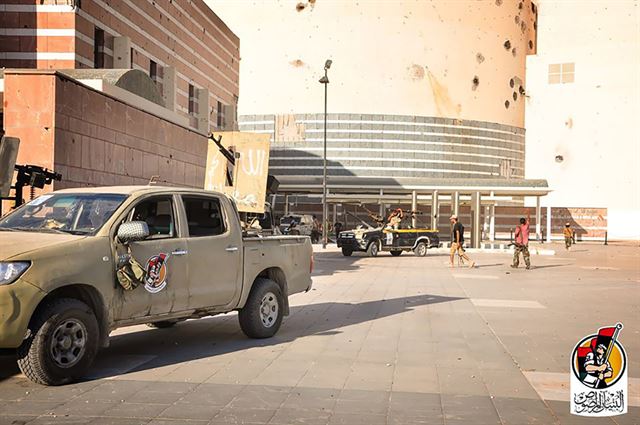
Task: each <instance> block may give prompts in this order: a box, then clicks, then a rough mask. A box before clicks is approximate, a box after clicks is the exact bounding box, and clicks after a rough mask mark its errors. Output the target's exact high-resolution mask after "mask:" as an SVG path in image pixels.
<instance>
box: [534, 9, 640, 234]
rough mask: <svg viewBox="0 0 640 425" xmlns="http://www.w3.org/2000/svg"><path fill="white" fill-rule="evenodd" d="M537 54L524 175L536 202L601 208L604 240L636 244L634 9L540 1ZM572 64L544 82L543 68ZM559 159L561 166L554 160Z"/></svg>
mask: <svg viewBox="0 0 640 425" xmlns="http://www.w3.org/2000/svg"><path fill="white" fill-rule="evenodd" d="M539 9H540V16H539V34H538V40H539V46H538V55H537V56H529V57H528V62H527V80H528V84H527V92H528V96H530V97H529V99H528V102H527V112H526V128H527V159H526V161H527V162H526V170H527V172H526V176H527V178H546V179H548V181H549V186H550V187H551V188H552V189H553V192H551V194H550V195H549V196H547V197H546V198H543V201H542V202H543V205H551V206H566V207H580V206H584V205H588V206H592V207H602V208H605V207H606V208H607V210H608V225H609V237H610V238H625V239H628V238H633V239H640V226H638V225H637V223H638V222H640V174H638V160H639V159H640V143H639V141H640V131H639V130H638V123H637V122H638V117H639V116H640V79H639V78H638V76H639V75H640V38H639V37H638V31H639V28H640V16H639V13H640V4H639V2H638V1H615V2H588V1H587V2H585V1H581V2H578V1H563V2H558V1H548V0H543V1H541V2H540V7H539ZM561 63H573V64H575V65H574V67H575V73H574V78H573V79H574V82H568V83H565V84H550V83H549V65H552V64H561ZM559 155H560V156H562V161H561V162H559V159H558V160H556V157H557V156H559Z"/></svg>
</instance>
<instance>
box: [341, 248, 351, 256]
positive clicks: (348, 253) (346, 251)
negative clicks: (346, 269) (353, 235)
mask: <svg viewBox="0 0 640 425" xmlns="http://www.w3.org/2000/svg"><path fill="white" fill-rule="evenodd" d="M351 254H353V250H352V249H349V248H346V247H344V246H343V247H342V255H344V256H345V257H351Z"/></svg>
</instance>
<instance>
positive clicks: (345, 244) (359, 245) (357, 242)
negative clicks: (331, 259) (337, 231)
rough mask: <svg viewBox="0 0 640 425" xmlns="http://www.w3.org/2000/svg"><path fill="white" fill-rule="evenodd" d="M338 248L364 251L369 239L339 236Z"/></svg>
mask: <svg viewBox="0 0 640 425" xmlns="http://www.w3.org/2000/svg"><path fill="white" fill-rule="evenodd" d="M338 248H349V249H352V250H353V251H363V250H365V249H367V241H366V240H364V239H356V238H338Z"/></svg>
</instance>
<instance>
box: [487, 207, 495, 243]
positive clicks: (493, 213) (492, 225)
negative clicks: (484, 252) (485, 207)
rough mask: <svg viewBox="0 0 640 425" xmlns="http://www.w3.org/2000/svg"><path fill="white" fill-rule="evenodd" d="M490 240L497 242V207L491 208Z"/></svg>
mask: <svg viewBox="0 0 640 425" xmlns="http://www.w3.org/2000/svg"><path fill="white" fill-rule="evenodd" d="M489 238H491V240H492V241H495V240H496V206H495V205H491V206H490V207H489Z"/></svg>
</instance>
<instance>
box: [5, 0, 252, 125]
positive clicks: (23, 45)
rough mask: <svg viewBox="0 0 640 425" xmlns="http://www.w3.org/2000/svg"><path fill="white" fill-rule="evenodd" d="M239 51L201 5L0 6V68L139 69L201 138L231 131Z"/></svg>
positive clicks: (194, 0)
mask: <svg viewBox="0 0 640 425" xmlns="http://www.w3.org/2000/svg"><path fill="white" fill-rule="evenodd" d="M239 44H240V42H239V39H238V37H237V36H236V35H235V34H234V33H233V32H232V31H231V30H230V29H229V27H228V26H227V25H226V24H225V23H224V22H223V21H222V20H221V19H220V18H219V17H218V16H217V15H216V14H215V13H214V12H213V11H212V10H211V9H210V8H209V7H208V6H207V5H206V4H205V3H204V1H202V0H191V1H187V0H153V1H151V0H143V1H137V0H119V1H117V2H110V1H106V0H82V1H80V0H43V1H41V0H37V1H36V0H0V68H1V67H5V68H38V69H82V68H95V69H102V68H106V69H109V68H114V69H138V70H141V71H143V72H145V73H147V74H148V75H149V77H150V78H151V79H152V80H153V81H154V83H155V85H156V86H157V88H158V92H159V93H160V95H161V97H162V101H163V104H164V106H165V107H166V108H167V109H169V110H171V111H175V112H177V113H178V114H181V115H183V116H185V117H187V118H189V119H190V121H191V126H193V127H195V128H198V129H199V130H200V131H202V132H207V131H209V129H223V128H233V127H234V126H235V119H236V112H235V111H236V105H237V103H238V96H239V65H240V56H239Z"/></svg>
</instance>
